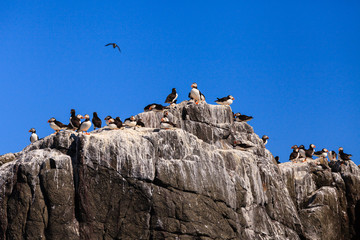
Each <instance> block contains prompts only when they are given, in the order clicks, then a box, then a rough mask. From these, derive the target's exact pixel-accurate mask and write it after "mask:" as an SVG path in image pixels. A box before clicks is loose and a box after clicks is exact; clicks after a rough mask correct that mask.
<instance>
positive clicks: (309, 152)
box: [305, 144, 315, 159]
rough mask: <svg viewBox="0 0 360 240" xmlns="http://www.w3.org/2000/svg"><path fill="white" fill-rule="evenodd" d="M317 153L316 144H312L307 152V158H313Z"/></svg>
mask: <svg viewBox="0 0 360 240" xmlns="http://www.w3.org/2000/svg"><path fill="white" fill-rule="evenodd" d="M314 152H315V145H314V144H310V146H309V149H306V150H305V156H306V157H307V158H311V159H312V158H313V157H312V156H313V155H314Z"/></svg>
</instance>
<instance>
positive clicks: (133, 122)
mask: <svg viewBox="0 0 360 240" xmlns="http://www.w3.org/2000/svg"><path fill="white" fill-rule="evenodd" d="M124 124H125V126H128V127H135V126H136V119H135V117H134V116H131V117H129V118H127V119H125V121H124Z"/></svg>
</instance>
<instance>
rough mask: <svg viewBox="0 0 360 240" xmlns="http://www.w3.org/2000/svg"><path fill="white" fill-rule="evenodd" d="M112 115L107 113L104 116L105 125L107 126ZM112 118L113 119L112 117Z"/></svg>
mask: <svg viewBox="0 0 360 240" xmlns="http://www.w3.org/2000/svg"><path fill="white" fill-rule="evenodd" d="M111 118H112V117H111V116H110V115H107V116H106V118H104V120H105V123H106V126H109V120H110V119H111ZM113 120H114V119H113Z"/></svg>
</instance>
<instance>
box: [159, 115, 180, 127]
mask: <svg viewBox="0 0 360 240" xmlns="http://www.w3.org/2000/svg"><path fill="white" fill-rule="evenodd" d="M160 128H161V129H172V128H176V124H175V123H173V122H170V121H169V119H168V118H167V117H163V118H161V122H160Z"/></svg>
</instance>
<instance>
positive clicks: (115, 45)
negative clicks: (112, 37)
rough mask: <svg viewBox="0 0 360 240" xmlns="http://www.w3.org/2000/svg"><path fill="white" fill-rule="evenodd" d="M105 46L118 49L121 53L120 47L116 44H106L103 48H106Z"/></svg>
mask: <svg viewBox="0 0 360 240" xmlns="http://www.w3.org/2000/svg"><path fill="white" fill-rule="evenodd" d="M107 46H112V47H113V48H117V49H119V52H121V49H120V47H119V46H118V45H117V44H116V43H108V44H106V45H105V47H107Z"/></svg>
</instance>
